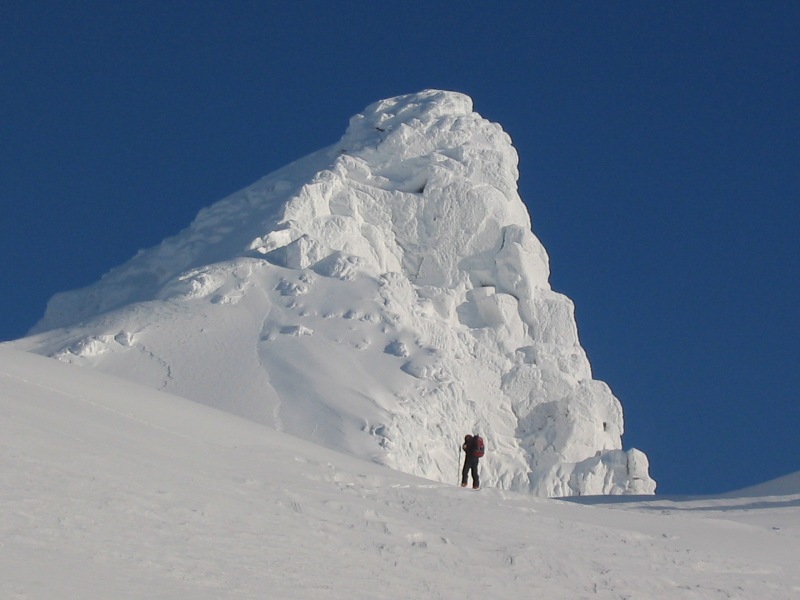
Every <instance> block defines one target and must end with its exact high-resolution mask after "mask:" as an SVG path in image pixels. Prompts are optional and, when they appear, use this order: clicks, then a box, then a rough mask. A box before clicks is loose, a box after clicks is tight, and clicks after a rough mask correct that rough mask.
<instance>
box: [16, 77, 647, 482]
mask: <svg viewBox="0 0 800 600" xmlns="http://www.w3.org/2000/svg"><path fill="white" fill-rule="evenodd" d="M517 176H518V173H517V154H516V151H515V150H514V148H513V147H512V145H511V140H510V138H509V136H508V135H507V134H506V133H504V132H503V130H502V128H501V127H500V126H499V125H497V124H495V123H491V122H490V121H487V120H485V119H483V118H482V117H481V116H480V115H478V114H477V113H475V112H473V111H472V102H471V100H470V99H469V98H468V97H467V96H465V95H463V94H458V93H454V92H443V91H437V90H426V91H423V92H420V93H418V94H410V95H406V96H400V97H397V98H390V99H387V100H383V101H380V102H377V103H375V104H372V105H370V106H369V107H367V108H366V109H365V110H364V111H362V112H361V113H360V114H358V115H356V116H354V117H353V118H352V119H351V120H350V126H349V128H348V130H347V131H346V133H345V134H344V136H343V137H342V138H341V140H340V141H339V142H338V143H337V144H334V145H332V146H331V147H329V148H326V149H324V150H321V151H319V152H316V153H314V154H312V155H310V156H308V157H306V158H305V159H302V160H299V161H297V162H295V163H292V164H290V165H288V166H287V167H284V168H283V169H280V170H279V171H276V172H275V173H273V174H271V175H269V176H267V177H265V178H263V179H261V180H260V181H258V182H256V183H255V184H253V185H251V186H249V187H248V188H245V189H244V190H242V191H240V192H238V193H236V194H233V195H232V196H230V197H228V198H226V199H224V200H221V201H220V202H218V203H216V204H214V205H212V206H211V207H209V208H206V209H204V210H203V211H201V212H200V214H199V215H198V216H197V218H196V219H195V220H194V222H193V223H192V224H191V225H190V226H189V227H188V228H187V229H185V230H184V231H182V232H180V233H179V234H177V235H176V236H174V237H171V238H168V239H166V240H165V241H164V242H162V243H161V244H160V245H159V246H157V247H154V248H151V249H148V250H144V251H141V252H140V253H139V254H138V255H137V256H136V257H134V258H133V259H131V260H130V261H129V262H127V263H125V264H124V265H121V266H120V267H117V268H116V269H114V270H112V271H111V272H110V273H108V274H106V275H105V276H104V277H103V278H102V279H101V280H100V281H99V282H97V283H96V284H93V285H92V286H89V287H88V288H85V289H83V290H76V291H73V292H67V293H64V294H59V295H57V296H56V297H54V298H53V300H52V301H51V302H50V304H49V306H48V310H47V314H46V315H45V317H44V319H43V320H42V322H40V323H39V324H38V325H37V328H36V330H35V331H36V332H39V334H38V335H35V336H32V337H30V338H27V339H24V340H21V341H19V342H17V345H18V346H20V347H24V348H28V349H32V350H35V351H37V352H41V353H45V354H51V355H54V356H57V357H59V358H61V359H62V360H67V361H69V362H77V363H80V364H88V365H92V366H96V367H98V368H100V369H103V370H107V371H110V372H112V373H115V374H118V375H122V376H123V377H127V378H130V379H133V380H137V381H141V382H145V383H148V384H150V385H152V386H154V387H159V388H164V389H167V390H169V391H173V392H175V393H178V394H180V395H183V396H185V397H188V398H192V399H195V400H199V401H201V402H205V403H207V404H211V405H214V406H217V407H221V408H224V409H226V410H229V411H231V412H234V413H237V414H240V415H243V416H246V417H248V418H251V419H253V420H256V421H259V422H261V423H266V424H269V425H271V426H274V427H275V428H277V429H280V430H284V431H287V432H289V433H292V434H294V435H298V436H300V437H304V438H307V439H310V440H312V441H315V442H318V443H321V444H324V445H327V446H331V447H336V448H340V449H344V450H346V451H348V452H351V453H353V454H356V455H358V456H364V457H369V458H372V459H373V460H377V461H379V462H383V463H386V464H389V465H391V466H393V467H395V468H397V469H399V470H402V471H407V472H411V473H415V474H418V475H423V476H425V477H430V478H433V479H439V480H443V481H449V480H451V479H452V478H453V473H454V472H455V470H456V466H457V465H456V464H455V463H457V462H458V459H459V455H458V449H459V441H460V440H461V439H462V437H463V434H464V433H467V432H470V431H472V432H474V431H476V430H480V432H481V433H482V434H483V435H484V437H486V439H487V442H488V444H489V447H490V453H489V456H488V457H487V459H485V460H484V462H483V465H484V466H483V469H484V471H485V480H486V481H491V482H492V484H493V485H496V486H498V487H505V488H513V489H524V490H530V491H532V492H534V493H537V494H542V495H575V494H587V493H603V494H606V493H650V492H652V491H653V490H654V487H655V484H654V482H653V481H652V479H650V477H649V475H648V473H647V471H648V465H647V459H646V457H645V456H644V455H643V454H642V453H641V452H638V451H635V450H632V451H629V452H624V451H622V450H621V434H622V430H623V426H622V410H621V407H620V405H619V402H618V401H617V399H616V398H615V397H614V396H613V394H612V393H611V391H610V390H609V388H608V386H606V385H605V384H604V383H602V382H599V381H595V380H593V379H592V376H591V369H590V367H589V362H588V360H587V358H586V355H585V353H584V351H583V349H582V348H581V346H580V343H579V341H578V335H577V327H576V325H575V320H574V316H573V306H572V302H571V301H570V300H569V299H568V298H566V297H564V296H562V295H560V294H558V293H556V292H554V291H553V290H551V288H550V285H549V283H548V277H549V266H548V257H547V253H546V252H545V250H544V248H543V247H542V245H541V243H540V242H539V240H538V239H537V238H536V237H535V236H534V234H533V233H532V231H531V229H530V218H529V216H528V213H527V210H526V208H525V206H524V204H523V203H522V201H521V199H520V198H519V196H518V194H517V185H516V182H517Z"/></svg>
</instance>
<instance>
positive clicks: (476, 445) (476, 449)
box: [472, 435, 484, 458]
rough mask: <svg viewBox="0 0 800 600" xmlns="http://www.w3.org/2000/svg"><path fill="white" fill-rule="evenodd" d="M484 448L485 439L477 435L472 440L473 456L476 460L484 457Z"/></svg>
mask: <svg viewBox="0 0 800 600" xmlns="http://www.w3.org/2000/svg"><path fill="white" fill-rule="evenodd" d="M483 453H484V447H483V438H482V437H481V436H479V435H476V436H475V437H473V438H472V456H474V457H475V458H480V457H481V456H483Z"/></svg>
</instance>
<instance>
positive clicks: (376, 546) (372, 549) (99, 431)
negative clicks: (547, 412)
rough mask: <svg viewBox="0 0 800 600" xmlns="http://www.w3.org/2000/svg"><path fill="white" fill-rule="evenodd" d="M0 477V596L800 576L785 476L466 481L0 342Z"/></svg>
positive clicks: (599, 585) (422, 589)
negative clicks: (692, 486)
mask: <svg viewBox="0 0 800 600" xmlns="http://www.w3.org/2000/svg"><path fill="white" fill-rule="evenodd" d="M491 460H492V459H491V458H488V459H487V461H491ZM453 471H455V469H453ZM453 475H455V473H453ZM0 478H2V482H1V485H0V500H1V501H2V511H0V597H2V598H27V599H31V600H49V599H55V598H115V599H125V598H131V599H134V598H135V599H140V598H152V599H159V600H171V599H176V600H177V599H179V598H181V599H182V598H193V599H197V600H202V599H209V600H212V599H213V600H220V599H227V598H231V599H234V598H265V597H269V598H276V599H283V598H286V599H289V598H291V599H293V600H304V599H313V600H319V599H320V598H331V599H335V598H341V599H348V600H349V599H352V598H374V599H376V600H379V599H382V598H386V599H391V600H396V599H397V598H462V597H467V596H483V597H489V596H490V595H491V597H501V598H522V597H525V598H528V597H530V598H548V599H552V600H558V599H565V600H566V599H569V600H573V599H578V598H600V599H604V598H606V599H612V598H613V599H619V598H649V599H652V600H658V599H670V600H672V599H675V598H691V599H695V598H697V599H699V598H702V599H717V598H719V599H722V598H738V599H744V600H747V599H753V600H763V599H764V598H770V599H772V600H788V599H790V598H797V597H798V596H799V595H800V572H798V570H797V556H798V555H800V510H798V507H800V494H798V493H797V491H796V490H795V493H792V494H788V495H783V496H768V497H760V498H756V497H741V498H736V497H728V498H718V499H713V498H696V499H692V498H685V499H669V498H657V497H653V496H647V497H639V498H625V497H614V498H612V497H599V498H588V497H587V498H577V499H574V500H573V501H570V502H564V501H561V500H551V499H542V498H536V497H533V496H531V495H529V494H519V493H515V492H510V491H504V490H500V489H496V488H485V489H483V490H481V491H480V492H473V491H471V490H462V489H461V488H459V487H456V486H455V485H452V484H450V485H448V484H444V483H436V482H432V481H429V480H424V479H420V478H417V477H414V476H411V475H407V474H403V473H399V472H397V471H394V470H391V469H389V468H386V467H385V466H381V465H377V464H375V463H373V462H368V461H362V460H359V459H356V458H354V457H353V456H350V455H347V454H342V453H338V452H335V451H332V450H329V449H325V448H323V447H321V446H319V445H315V444H311V443H308V442H306V441H303V440H300V439H298V438H295V437H292V436H289V435H286V434H284V433H281V432H278V431H275V430H274V429H273V428H271V427H267V426H263V425H260V424H257V423H254V422H253V421H250V420H246V419H242V418H240V417H236V416H234V415H231V414H230V413H226V412H221V411H218V410H215V409H212V408H209V407H206V406H203V405H201V404H198V403H195V402H192V401H188V400H185V399H183V398H180V397H177V396H174V395H170V394H166V393H163V392H159V391H156V390H153V389H152V388H149V387H144V386H140V385H137V384H133V383H130V382H127V381H124V380H121V379H117V378H115V377H112V376H108V375H105V374H103V373H100V372H98V371H96V370H92V369H81V368H77V367H75V366H72V365H68V364H62V363H60V362H58V361H55V360H51V359H47V358H44V357H40V356H36V355H33V354H29V353H24V352H17V351H14V350H11V349H8V348H0Z"/></svg>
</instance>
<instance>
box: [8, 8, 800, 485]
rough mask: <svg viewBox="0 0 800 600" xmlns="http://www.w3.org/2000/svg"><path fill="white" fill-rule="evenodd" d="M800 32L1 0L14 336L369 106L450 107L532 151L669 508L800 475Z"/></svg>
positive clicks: (569, 289) (584, 303)
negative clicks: (441, 94)
mask: <svg viewBox="0 0 800 600" xmlns="http://www.w3.org/2000/svg"><path fill="white" fill-rule="evenodd" d="M495 4H496V5H495ZM798 31H800V3H797V2H793V1H788V0H787V1H774V2H738V1H728V2H685V1H674V2H648V1H637V2H627V1H617V2H530V1H528V2H503V3H466V2H463V1H461V2H450V1H440V2H413V1H412V2H405V3H393V4H389V5H387V4H385V3H378V2H358V1H353V2H347V3H332V2H297V3H277V2H276V3H273V2H235V1H232V2H224V3H223V2H210V1H202V0H197V1H194V2H179V1H174V2H153V1H143V2H135V3H134V2H130V3H110V2H89V1H84V2H76V3H49V2H21V1H18V0H11V1H8V2H5V3H4V5H3V9H2V18H1V19H0V77H1V78H2V79H0V84H1V85H0V98H1V99H2V102H0V110H1V111H2V113H0V195H1V196H2V207H3V208H2V211H3V212H2V219H1V220H0V227H1V228H2V229H1V230H0V244H2V246H1V247H0V249H1V250H2V255H3V260H2V261H0V269H1V270H0V277H1V278H2V281H3V284H4V285H3V289H4V293H3V294H2V295H0V303H1V304H0V310H1V312H0V314H2V318H0V339H13V338H15V337H19V336H22V335H24V334H25V332H26V331H27V329H28V328H29V327H30V326H32V325H33V324H34V322H35V321H36V320H38V318H39V317H40V316H41V315H42V313H43V311H44V306H45V303H46V301H47V299H48V298H49V297H50V296H51V295H52V294H53V293H55V292H57V291H60V290H65V289H72V288H75V287H80V286H83V285H87V284H89V283H91V282H93V281H94V280H96V279H98V278H99V276H100V275H102V274H103V273H104V272H105V271H107V270H108V269H110V268H111V267H113V266H115V265H117V264H119V263H121V262H123V261H125V260H127V259H128V258H130V257H131V256H132V255H133V254H134V253H135V252H136V251H137V250H138V249H139V248H143V247H148V246H151V245H154V244H157V243H158V242H160V241H161V240H162V239H163V238H164V237H166V236H168V235H171V234H174V233H176V232H177V231H179V230H180V229H181V228H183V227H185V226H186V225H188V223H189V222H190V221H191V219H192V218H193V217H194V215H195V214H196V213H197V211H198V210H199V209H200V208H202V207H204V206H207V205H209V204H211V203H212V202H214V201H216V200H218V199H221V198H222V197H223V196H225V195H227V194H229V193H231V192H234V191H236V190H238V189H240V188H242V187H244V186H245V185H247V184H249V183H252V182H253V181H254V180H256V179H258V178H259V177H261V176H262V175H265V174H267V173H269V172H271V171H273V170H274V169H276V168H278V167H280V166H282V165H284V164H286V163H287V162H290V161H292V160H294V159H297V158H300V157H302V156H304V155H305V154H308V153H309V152H311V151H313V150H316V149H318V148H321V147H323V146H326V145H329V144H331V143H333V142H335V141H336V140H337V139H338V138H339V137H340V136H341V135H342V133H343V132H344V129H345V128H346V126H347V119H348V118H349V117H350V116H351V115H353V114H354V113H356V112H358V111H359V110H361V109H362V108H363V107H365V106H366V105H367V104H369V103H371V102H373V101H375V100H378V99H380V98H384V97H389V96H394V95H398V94H403V93H409V92H415V91H419V90H421V89H425V88H430V87H433V88H441V89H451V90H457V91H461V92H464V93H467V94H469V95H470V96H472V98H473V99H474V102H475V109H476V110H477V111H478V112H480V113H481V114H482V115H483V116H484V117H486V118H488V119H491V120H493V121H497V122H499V123H500V124H501V125H502V126H503V127H504V128H505V130H506V131H507V132H509V134H510V135H511V137H512V139H513V140H514V144H515V146H516V148H517V150H518V152H519V154H520V194H521V195H522V197H523V199H524V200H525V201H526V203H527V205H528V207H529V208H530V211H531V215H532V220H533V229H534V232H535V233H536V234H537V236H538V237H539V238H540V239H541V240H542V242H543V243H544V245H545V247H546V248H547V250H548V252H549V253H550V258H551V269H552V278H551V281H552V284H553V287H554V288H555V289H556V290H558V291H560V292H563V293H565V294H566V295H568V296H569V297H570V298H572V299H573V300H574V301H575V304H576V307H577V309H576V312H577V319H578V327H579V331H580V334H581V340H582V343H583V345H584V347H585V348H586V350H587V352H588V355H589V359H590V361H591V362H592V365H593V367H594V372H595V377H596V378H599V379H602V380H604V381H606V382H608V383H609V385H610V386H611V387H612V389H613V390H614V392H615V393H616V395H617V396H618V397H619V398H620V400H621V401H622V404H623V408H624V411H625V418H626V430H627V432H626V434H625V437H624V443H625V446H626V447H632V446H635V447H638V448H641V449H642V450H644V451H645V452H646V453H647V454H648V456H649V457H650V461H651V473H652V475H653V476H654V477H655V478H656V480H657V481H658V482H659V493H664V494H667V493H694V494H701V493H713V492H720V491H727V490H731V489H734V488H738V487H742V486H745V485H749V484H754V483H757V482H760V481H762V480H765V479H768V478H772V477H776V476H779V475H782V474H785V473H788V472H791V471H797V470H800V449H799V448H798V445H797V438H798V432H800V393H798V390H800V368H799V367H798V365H799V363H800V341H799V340H798V338H800V318H799V313H800V311H798V303H797V297H798V292H800V283H799V282H798V276H800V259H799V258H798V250H800V244H799V243H798V238H800V235H799V234H800V206H799V204H800V36H798V34H797V32H798Z"/></svg>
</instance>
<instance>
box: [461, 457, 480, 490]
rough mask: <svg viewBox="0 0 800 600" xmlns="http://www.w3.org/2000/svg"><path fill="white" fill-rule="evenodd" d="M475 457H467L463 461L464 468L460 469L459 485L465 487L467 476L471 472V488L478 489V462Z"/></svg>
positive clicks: (477, 458)
mask: <svg viewBox="0 0 800 600" xmlns="http://www.w3.org/2000/svg"><path fill="white" fill-rule="evenodd" d="M479 460H480V458H479V457H477V456H467V458H465V459H464V468H463V469H461V485H467V474H468V473H469V472H470V471H472V487H475V488H476V487H480V485H481V482H480V480H479V479H478V461H479Z"/></svg>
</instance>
